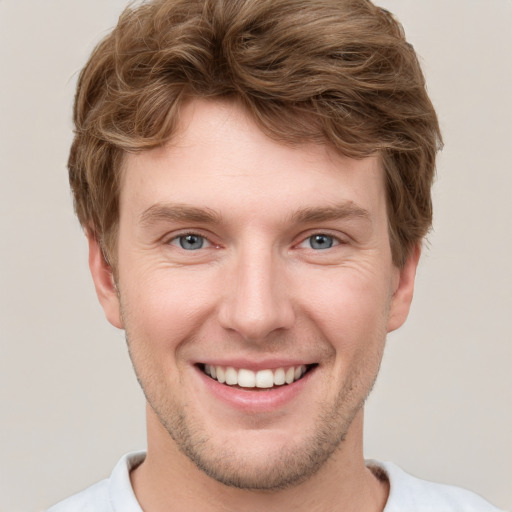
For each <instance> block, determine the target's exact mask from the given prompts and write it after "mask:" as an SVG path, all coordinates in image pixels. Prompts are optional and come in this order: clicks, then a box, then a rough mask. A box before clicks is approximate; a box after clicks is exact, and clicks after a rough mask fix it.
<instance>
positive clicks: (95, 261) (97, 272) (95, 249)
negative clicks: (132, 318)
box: [86, 230, 123, 329]
mask: <svg viewBox="0 0 512 512" xmlns="http://www.w3.org/2000/svg"><path fill="white" fill-rule="evenodd" d="M86 235H87V241H88V243H89V268H90V270H91V274H92V279H93V281H94V287H95V288H96V295H97V296H98V299H99V301H100V304H101V305H102V307H103V311H104V312H105V316H106V317H107V320H108V321H109V322H110V323H111V324H112V325H113V326H114V327H117V328H118V329H123V321H122V318H121V307H120V303H119V296H118V293H117V288H116V285H115V282H114V276H113V273H112V268H111V266H110V265H109V264H108V263H107V261H106V260H105V256H104V254H103V251H102V249H101V247H100V244H99V242H98V239H97V238H96V235H95V234H94V233H93V232H92V231H89V230H87V233H86Z"/></svg>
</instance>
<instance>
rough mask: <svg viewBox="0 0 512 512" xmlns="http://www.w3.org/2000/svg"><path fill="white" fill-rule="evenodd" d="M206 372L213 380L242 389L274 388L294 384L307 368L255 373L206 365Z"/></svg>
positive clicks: (300, 367) (293, 367)
mask: <svg viewBox="0 0 512 512" xmlns="http://www.w3.org/2000/svg"><path fill="white" fill-rule="evenodd" d="M204 372H205V373H206V374H207V375H209V376H210V377H211V378H212V379H215V380H217V381H218V382H220V383H221V384H224V383H226V384H228V385H229V386H236V385H238V386H240V387H242V388H255V387H256V388H272V387H274V386H282V385H283V384H292V383H293V382H295V381H296V380H299V379H300V378H301V377H302V376H303V375H304V374H305V373H306V366H305V365H300V366H290V367H289V368H276V369H275V370H259V371H257V372H253V371H252V370H246V369H245V368H241V369H239V370H237V369H236V368H233V367H232V366H228V367H223V366H213V365H209V364H205V365H204Z"/></svg>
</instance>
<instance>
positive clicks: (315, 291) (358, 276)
mask: <svg viewBox="0 0 512 512" xmlns="http://www.w3.org/2000/svg"><path fill="white" fill-rule="evenodd" d="M311 282H314V283H315V285H314V286H313V287H311V286H310V287H308V290H306V289H305V288H303V289H302V290H301V291H300V292H299V295H300V296H302V297H308V304H307V305H304V307H305V309H307V312H308V316H309V317H310V318H311V319H312V320H313V321H314V322H315V324H316V325H317V327H318V328H320V330H321V331H322V333H323V334H324V336H325V337H326V339H327V340H329V342H330V343H331V344H332V345H337V346H336V347H335V348H337V349H341V348H343V349H351V350H354V351H355V350H358V348H360V347H361V346H368V345H371V344H372V343H378V342H379V341H381V340H383V338H385V334H386V325H387V318H388V310H389V302H390V300H389V290H388V287H387V286H386V285H385V283H384V282H383V281H382V277H380V279H379V275H378V274H376V273H370V272H361V271H360V270H356V269H349V268H343V269H336V270H335V271H333V272H328V273H325V276H323V277H320V276H317V278H316V279H314V280H311Z"/></svg>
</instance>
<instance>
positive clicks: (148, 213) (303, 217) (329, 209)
mask: <svg viewBox="0 0 512 512" xmlns="http://www.w3.org/2000/svg"><path fill="white" fill-rule="evenodd" d="M354 218H355V219H363V220H366V221H370V220H371V215H370V212H369V211H368V210H365V209H364V208H361V207H360V206H357V205H356V204H354V203H352V202H348V203H342V204H340V205H335V206H326V207H311V208H300V209H299V210H297V211H296V212H294V213H293V214H292V215H291V216H290V220H291V221H292V222H294V223H297V224H307V223H311V222H325V221H329V220H341V219H354ZM161 221H164V222H198V223H204V224H213V225H218V224H221V223H222V216H221V214H220V213H218V212H216V211H215V210H212V209H211V208H198V207H196V206H190V205H186V204H180V203H156V204H154V205H152V206H150V207H149V208H147V209H146V210H144V211H143V212H142V214H141V215H140V218H139V222H140V224H141V225H142V226H144V227H146V226H150V225H151V224H154V223H157V222H161Z"/></svg>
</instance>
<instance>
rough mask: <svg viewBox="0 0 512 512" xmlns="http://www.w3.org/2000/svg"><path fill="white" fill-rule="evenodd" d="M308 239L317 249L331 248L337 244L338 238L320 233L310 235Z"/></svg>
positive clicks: (310, 244)
mask: <svg viewBox="0 0 512 512" xmlns="http://www.w3.org/2000/svg"><path fill="white" fill-rule="evenodd" d="M307 241H308V242H309V246H310V247H311V248H312V249H315V250H323V249H330V248H331V247H333V246H334V245H335V244H336V239H335V238H334V237H333V236H330V235H324V234H321V233H320V234H318V235H313V236H310V237H309V238H308V239H307Z"/></svg>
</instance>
